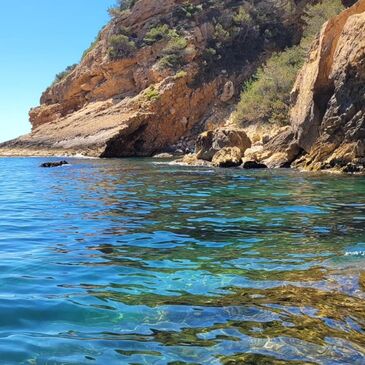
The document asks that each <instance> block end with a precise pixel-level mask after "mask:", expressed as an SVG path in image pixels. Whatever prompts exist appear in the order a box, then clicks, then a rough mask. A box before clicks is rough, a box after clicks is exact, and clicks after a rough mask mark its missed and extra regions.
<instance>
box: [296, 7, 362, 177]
mask: <svg viewBox="0 0 365 365" xmlns="http://www.w3.org/2000/svg"><path fill="white" fill-rule="evenodd" d="M364 97H365V0H360V1H358V2H357V3H356V4H355V5H353V6H352V7H351V8H349V9H346V10H345V11H343V12H342V13H341V14H339V15H338V16H337V17H335V18H333V19H331V20H329V21H328V22H327V23H326V24H325V25H324V26H323V28H322V31H321V34H320V36H319V38H318V39H317V41H316V43H315V44H314V45H313V46H312V50H311V52H310V55H309V58H308V61H307V62H306V64H305V65H304V67H303V69H302V70H301V72H300V74H299V76H298V78H297V81H296V84H295V86H294V89H293V92H292V98H293V101H294V106H293V108H292V110H291V122H292V126H293V130H294V132H295V135H296V141H297V143H298V146H299V147H300V148H301V149H303V150H304V151H305V152H307V155H306V156H305V157H304V158H302V159H300V160H299V161H298V162H297V164H296V165H297V166H298V167H301V168H305V169H314V170H319V169H327V168H339V169H345V170H346V168H347V167H346V166H347V164H349V163H350V164H355V165H357V166H358V167H357V169H359V170H361V169H362V166H363V165H364V163H365V99H364Z"/></svg>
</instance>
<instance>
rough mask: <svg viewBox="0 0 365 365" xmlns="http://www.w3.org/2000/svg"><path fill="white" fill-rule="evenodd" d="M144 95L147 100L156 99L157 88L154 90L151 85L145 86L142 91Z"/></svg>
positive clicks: (157, 96)
mask: <svg viewBox="0 0 365 365" xmlns="http://www.w3.org/2000/svg"><path fill="white" fill-rule="evenodd" d="M144 96H145V97H146V99H147V100H149V101H153V100H157V99H159V98H160V93H159V92H158V90H156V88H155V87H154V86H153V85H152V86H150V87H149V88H147V89H146V90H145V92H144Z"/></svg>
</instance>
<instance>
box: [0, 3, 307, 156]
mask: <svg viewBox="0 0 365 365" xmlns="http://www.w3.org/2000/svg"><path fill="white" fill-rule="evenodd" d="M308 2H310V1H309V0H308V1H307V0H303V1H300V2H298V4H296V5H294V9H292V10H293V11H294V12H293V11H292V10H291V13H290V19H289V17H288V16H286V18H285V16H284V15H283V14H284V13H283V12H282V11H281V9H280V8H278V7H279V6H281V5H280V2H277V1H271V2H266V1H261V4H263V6H270V7H272V9H271V10H272V11H270V14H274V13H275V16H272V18H270V19H268V20H265V19H264V18H262V19H261V23H260V24H257V25H255V26H250V27H245V26H244V25H242V24H241V25H237V20H234V19H235V17H237V15H238V14H239V11H240V8H241V7H242V6H246V5H247V3H246V2H245V1H243V0H238V1H233V0H223V1H221V2H207V1H202V0H195V1H192V2H189V4H187V2H185V1H181V0H168V1H160V0H138V1H136V2H135V4H134V5H133V6H132V8H131V9H129V10H127V11H124V12H122V13H120V14H119V15H117V16H115V17H114V18H113V19H112V20H111V21H110V22H109V23H108V24H107V25H106V26H105V27H104V28H103V29H102V31H101V32H100V34H99V36H98V37H97V41H96V42H95V44H94V45H93V47H92V48H91V49H90V50H89V51H88V52H87V53H86V54H85V56H84V57H83V59H82V60H81V62H80V63H79V64H78V65H77V66H76V67H75V68H74V69H73V70H72V72H70V73H69V74H68V75H66V76H65V77H63V78H62V79H61V80H59V81H58V82H57V83H55V84H54V85H52V86H51V87H49V88H48V89H47V90H46V91H45V92H44V93H43V95H42V97H41V99H40V106H38V107H35V108H33V109H32V110H31V111H30V113H29V115H30V122H31V124H32V132H31V134H29V135H26V136H23V137H21V138H19V139H17V140H14V141H11V142H10V143H7V144H6V145H5V146H4V145H3V146H1V147H2V148H4V147H6V148H8V150H10V151H11V153H12V154H15V153H20V154H52V153H57V154H59V153H63V154H65V153H72V154H73V153H82V154H85V155H91V156H104V157H123V156H150V155H153V154H156V153H159V152H173V149H174V148H175V149H176V150H181V149H182V150H183V151H182V152H187V150H188V148H185V147H186V145H189V146H193V145H194V141H195V138H196V137H197V136H198V135H199V134H200V133H201V132H203V131H204V130H207V129H215V128H217V127H219V126H222V125H224V124H225V123H226V121H227V120H228V119H229V116H230V114H231V112H232V111H233V110H234V108H235V102H236V101H237V97H238V95H239V93H240V90H241V87H242V84H243V83H244V82H245V81H246V80H248V79H249V78H250V77H251V76H252V75H253V74H254V73H255V71H256V69H257V67H258V66H259V65H261V64H262V62H264V61H265V59H266V58H267V57H269V56H270V54H271V53H272V52H274V51H280V50H283V49H284V48H285V47H287V46H291V45H292V44H294V43H295V42H297V40H298V39H299V38H300V34H301V29H300V26H299V25H298V22H297V21H296V19H297V18H298V17H299V15H300V13H301V12H302V11H303V7H304V5H305V4H306V3H308ZM245 4H246V5H245ZM267 4H269V5H267ZM235 22H236V23H235ZM162 25H163V26H166V27H167V29H168V30H165V33H163V32H162V33H161V34H159V35H158V36H157V37H155V39H154V41H146V39H147V38H148V35H149V32H150V31H151V30H155V31H156V29H159V28H158V27H160V26H162ZM218 25H219V26H222V27H224V29H228V30H229V32H228V33H229V36H228V38H227V34H228V33H227V32H226V31H223V32H222V29H223V28H219V26H218ZM219 29H220V32H219ZM268 29H269V30H270V32H269V31H267V30H268ZM174 32H175V33H174ZM171 34H173V36H172V38H173V39H174V40H175V43H174V42H173V44H171V42H170V40H171ZM115 36H119V37H121V38H123V37H124V38H125V37H127V38H126V39H127V46H128V47H129V48H131V49H130V50H129V51H128V52H126V53H125V54H123V55H122V56H120V55H118V57H111V53H110V50H111V39H113V37H115ZM169 37H170V39H168V38H169ZM267 37H269V38H267ZM128 42H129V43H128ZM131 42H132V43H133V44H132V43H131ZM179 47H180V48H179ZM167 48H168V51H166V49H167ZM213 51H214V52H213ZM174 52H175V53H174ZM176 55H177V56H178V60H177V61H178V62H176V59H174V57H175V56H176ZM166 56H169V57H167V58H166ZM171 56H172V57H171ZM162 61H164V62H162ZM173 62H175V64H174V65H171V63H173ZM183 139H184V142H183V143H182V142H181V141H182V140H183ZM174 146H175V147H174ZM176 146H177V147H176ZM184 149H185V150H184Z"/></svg>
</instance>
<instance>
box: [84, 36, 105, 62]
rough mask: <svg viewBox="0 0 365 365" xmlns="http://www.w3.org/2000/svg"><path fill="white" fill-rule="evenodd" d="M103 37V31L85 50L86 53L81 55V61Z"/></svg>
mask: <svg viewBox="0 0 365 365" xmlns="http://www.w3.org/2000/svg"><path fill="white" fill-rule="evenodd" d="M100 38H101V31H100V32H99V33H98V35H97V37H96V38H95V40H94V41H93V42H91V44H90V46H89V48H88V49H86V50H85V51H84V53H83V54H82V57H81V61H82V60H83V59H84V58H85V56H86V55H87V54H88V53H89V52H90V51H91V50H92V49H93V48H94V47H95V46H96V44H97V43H98V42H99V41H100Z"/></svg>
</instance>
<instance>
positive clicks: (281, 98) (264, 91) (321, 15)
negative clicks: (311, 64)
mask: <svg viewBox="0 0 365 365" xmlns="http://www.w3.org/2000/svg"><path fill="white" fill-rule="evenodd" d="M341 10H343V5H342V3H341V1H340V0H328V1H323V2H321V3H318V4H315V5H308V6H307V7H306V9H305V12H304V15H303V17H302V20H303V22H304V24H305V26H304V31H303V37H302V39H301V42H300V44H299V45H297V46H293V47H291V48H288V49H287V50H285V51H283V52H280V53H274V54H273V55H272V56H271V57H270V58H269V59H268V61H267V62H266V63H265V64H264V65H263V66H262V67H260V68H259V69H258V71H257V72H256V74H255V75H254V77H253V78H252V79H251V80H250V81H248V82H246V83H245V85H244V87H243V91H242V94H241V99H240V102H239V103H238V105H237V109H236V113H235V115H234V120H235V122H236V123H239V124H241V125H243V126H244V125H248V124H256V123H273V124H278V125H285V124H288V122H289V118H288V112H289V107H290V91H291V89H292V87H293V84H294V81H295V78H296V75H297V73H298V71H299V69H300V67H301V66H302V64H303V62H304V59H305V57H306V54H307V52H308V50H309V47H310V45H311V43H312V42H313V39H314V37H315V36H316V35H317V33H318V32H319V30H320V29H321V27H322V25H323V23H324V22H325V21H327V20H328V19H329V18H331V17H333V16H335V15H336V14H338V13H339V12H340V11H341Z"/></svg>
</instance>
